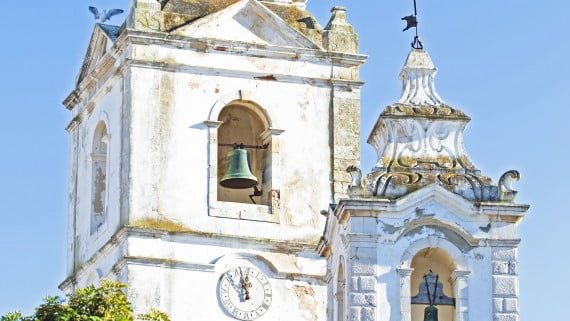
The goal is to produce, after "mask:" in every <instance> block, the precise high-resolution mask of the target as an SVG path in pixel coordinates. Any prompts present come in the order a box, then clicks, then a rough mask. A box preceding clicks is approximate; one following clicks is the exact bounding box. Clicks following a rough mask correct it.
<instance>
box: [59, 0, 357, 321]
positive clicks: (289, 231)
mask: <svg viewBox="0 0 570 321" xmlns="http://www.w3.org/2000/svg"><path fill="white" fill-rule="evenodd" d="M365 58H366V57H365V56H363V55H360V54H358V37H357V35H356V33H355V32H354V30H353V27H352V26H351V25H350V23H349V22H348V20H347V15H346V10H345V9H344V8H342V7H335V8H333V9H332V14H331V18H330V21H329V23H328V24H327V25H326V26H325V27H323V26H321V25H320V24H319V23H318V22H317V21H316V19H315V18H314V17H313V16H312V15H311V14H310V13H309V12H307V11H306V0H266V1H258V0H216V1H213V0H170V1H168V0H166V1H156V0H135V1H133V3H132V7H131V8H130V10H129V12H128V17H127V19H126V21H125V23H123V24H122V25H120V26H113V25H107V24H97V25H95V27H94V30H93V35H92V38H91V41H90V44H89V47H88V50H87V54H86V57H85V62H84V64H83V66H82V68H81V71H80V73H79V76H78V78H77V83H76V87H75V89H74V90H73V92H72V93H71V94H70V95H69V97H68V98H67V99H66V100H65V102H64V104H65V106H66V107H67V109H68V110H69V111H70V113H71V122H70V124H69V126H68V127H67V131H68V132H69V134H70V137H71V175H70V184H69V186H70V191H69V195H70V202H69V242H68V257H69V260H68V261H69V264H68V277H67V279H66V280H65V281H64V282H63V283H62V284H61V286H60V287H61V289H62V290H63V291H64V292H66V293H69V292H71V291H73V290H74V289H75V288H77V287H84V286H86V285H90V284H96V283H97V282H98V280H100V279H102V278H108V279H115V280H118V281H121V282H123V283H127V285H128V293H127V294H128V297H129V300H130V301H131V302H132V303H133V307H134V309H135V312H143V311H147V310H148V309H149V308H151V307H152V308H156V309H159V310H162V311H164V312H166V313H168V314H169V315H170V316H171V318H172V320H173V321H187V320H215V321H224V320H256V319H259V320H274V321H279V320H281V321H304V320H326V319H327V304H328V303H327V302H328V289H327V282H328V280H329V275H328V273H327V261H326V259H325V258H324V257H322V256H321V255H320V254H319V253H317V252H316V251H315V249H316V247H317V245H318V242H319V240H320V238H321V236H322V231H323V229H324V226H325V222H326V216H324V215H323V214H322V213H321V212H323V211H324V212H326V209H327V208H328V207H329V204H331V203H336V202H338V201H339V200H340V199H342V198H346V197H348V186H349V185H350V183H351V181H352V178H351V175H350V173H347V172H346V168H347V167H349V166H359V154H360V150H359V138H360V132H359V123H360V89H361V87H362V85H363V83H362V82H361V81H360V79H359V68H360V66H361V65H362V64H363V63H364V61H365Z"/></svg>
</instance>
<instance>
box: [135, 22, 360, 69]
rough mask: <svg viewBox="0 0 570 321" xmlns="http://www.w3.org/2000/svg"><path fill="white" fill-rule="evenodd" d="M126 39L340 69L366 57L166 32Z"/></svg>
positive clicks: (146, 33)
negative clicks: (318, 64) (339, 67)
mask: <svg viewBox="0 0 570 321" xmlns="http://www.w3.org/2000/svg"><path fill="white" fill-rule="evenodd" d="M126 33H127V37H128V38H129V41H130V42H132V43H133V44H145V45H146V44H149V45H163V46H167V47H173V48H179V49H193V50H197V51H200V52H204V53H208V52H225V53H232V54H240V55H245V56H254V57H257V58H280V59H290V60H293V61H297V60H304V61H314V62H327V63H331V62H332V63H333V64H335V65H337V66H341V67H356V66H360V65H362V64H363V63H364V62H365V61H366V59H367V58H368V56H366V55H359V54H350V53H341V52H332V51H324V50H319V49H308V48H295V47H282V46H275V45H260V44H251V43H247V42H239V41H227V40H219V39H198V38H192V37H185V36H178V35H172V34H169V33H166V32H149V31H138V30H132V29H127V32H126Z"/></svg>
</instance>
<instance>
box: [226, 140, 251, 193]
mask: <svg viewBox="0 0 570 321" xmlns="http://www.w3.org/2000/svg"><path fill="white" fill-rule="evenodd" d="M220 185H222V186H223V187H227V188H231V189H246V188H252V187H254V186H255V185H257V177H255V175H253V173H252V172H251V165H250V161H249V151H247V150H245V149H241V148H239V147H237V148H235V149H234V150H231V151H229V152H228V168H227V170H226V175H224V177H223V178H222V180H221V181H220Z"/></svg>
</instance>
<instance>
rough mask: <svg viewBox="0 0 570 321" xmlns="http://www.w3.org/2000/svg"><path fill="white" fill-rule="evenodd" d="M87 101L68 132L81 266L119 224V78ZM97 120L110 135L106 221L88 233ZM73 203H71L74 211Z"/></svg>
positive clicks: (121, 95) (78, 253)
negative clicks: (73, 165) (74, 159)
mask: <svg viewBox="0 0 570 321" xmlns="http://www.w3.org/2000/svg"><path fill="white" fill-rule="evenodd" d="M91 103H92V104H93V109H92V111H91V112H87V111H86V112H85V116H84V120H83V122H82V123H81V124H80V125H79V126H78V127H77V128H75V129H74V131H77V135H75V134H73V135H72V137H73V139H74V141H73V142H72V144H73V146H74V148H73V151H74V153H78V158H77V161H78V162H77V164H76V166H77V167H76V168H74V169H72V170H74V171H76V172H77V175H78V178H77V196H76V197H77V200H76V202H75V203H73V204H72V206H71V208H72V210H71V211H70V215H73V213H74V212H75V213H76V215H77V221H76V236H77V237H78V238H77V244H76V246H77V249H76V251H77V258H78V262H77V266H81V265H82V264H83V263H84V262H85V261H86V260H88V259H89V258H91V256H92V255H93V254H94V253H96V252H97V251H98V250H99V249H100V248H101V246H103V245H104V244H105V243H106V242H107V241H108V240H109V239H110V237H111V236H112V235H113V234H114V233H115V232H116V231H117V229H118V227H119V217H120V214H119V213H120V192H121V186H120V173H119V171H120V164H121V110H122V103H123V86H122V79H121V78H114V79H112V81H110V82H109V84H108V86H107V87H106V88H104V89H101V90H100V92H99V93H98V94H97V95H96V96H95V98H94V99H93V100H92V101H91ZM100 121H104V122H105V124H106V126H107V134H108V135H109V136H110V140H109V143H108V153H109V157H108V161H107V178H106V180H107V181H106V183H107V191H106V199H107V201H106V207H107V215H106V216H107V219H106V223H104V224H103V225H102V226H101V227H100V228H99V230H98V231H97V232H95V233H93V234H91V233H90V221H91V220H90V216H91V202H92V200H91V188H92V179H93V178H92V173H93V171H92V160H91V153H92V148H93V138H94V133H95V128H96V127H97V125H98V124H99V122H100ZM75 139H77V140H78V142H77V141H75ZM77 143H78V144H77ZM75 146H78V149H76V148H75ZM75 156H77V155H73V157H75ZM73 207H75V211H74V210H73ZM70 221H71V220H70ZM70 233H73V232H72V228H70ZM70 239H71V238H70ZM70 254H72V253H70ZM71 256H73V255H71Z"/></svg>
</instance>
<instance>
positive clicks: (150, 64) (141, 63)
mask: <svg viewBox="0 0 570 321" xmlns="http://www.w3.org/2000/svg"><path fill="white" fill-rule="evenodd" d="M126 63H127V64H128V65H129V66H134V67H140V68H154V69H162V70H169V69H170V70H171V71H178V72H184V71H186V72H189V73H203V74H212V75H213V74H215V75H222V76H230V77H231V76H234V77H238V76H239V77H242V78H243V77H250V78H253V79H263V78H265V77H268V76H269V75H268V73H266V72H265V73H263V72H255V71H243V70H235V69H221V68H213V67H204V66H195V65H186V64H179V63H172V62H159V61H152V60H142V59H127V60H126ZM270 76H271V81H279V82H289V83H305V82H306V81H311V82H313V83H314V84H320V85H322V86H330V84H331V83H332V84H335V85H338V86H348V87H350V86H352V87H357V88H360V87H362V86H363V85H364V82H363V81H360V80H348V79H338V78H316V77H307V76H302V75H299V76H297V75H287V74H277V73H273V74H271V75H270Z"/></svg>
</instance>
